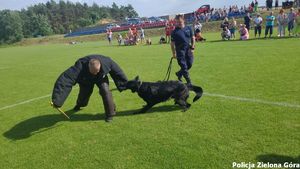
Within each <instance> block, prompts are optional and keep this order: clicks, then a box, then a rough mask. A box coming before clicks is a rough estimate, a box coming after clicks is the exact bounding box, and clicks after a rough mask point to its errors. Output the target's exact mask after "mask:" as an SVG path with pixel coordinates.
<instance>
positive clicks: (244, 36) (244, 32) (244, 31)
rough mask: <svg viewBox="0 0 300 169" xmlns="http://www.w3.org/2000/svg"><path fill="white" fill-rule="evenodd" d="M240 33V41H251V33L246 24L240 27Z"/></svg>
mask: <svg viewBox="0 0 300 169" xmlns="http://www.w3.org/2000/svg"><path fill="white" fill-rule="evenodd" d="M239 32H240V35H241V37H240V40H247V39H249V31H248V29H247V27H246V25H245V24H241V25H240V31H239Z"/></svg>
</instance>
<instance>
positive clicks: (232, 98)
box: [0, 93, 300, 111]
mask: <svg viewBox="0 0 300 169" xmlns="http://www.w3.org/2000/svg"><path fill="white" fill-rule="evenodd" d="M204 95H205V96H209V97H218V98H223V99H227V100H237V101H243V102H252V103H258V104H266V105H272V106H280V107H290V108H300V105H297V104H290V103H285V102H272V101H266V100H261V99H251V98H244V97H237V96H226V95H222V94H214V93H204ZM50 96H51V94H48V95H45V96H40V97H36V98H32V99H29V100H25V101H22V102H19V103H15V104H12V105H8V106H4V107H1V108H0V111H1V110H6V109H9V108H13V107H16V106H20V105H23V104H27V103H30V102H34V101H37V100H41V99H44V98H47V97H50Z"/></svg>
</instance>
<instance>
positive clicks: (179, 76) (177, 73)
mask: <svg viewBox="0 0 300 169" xmlns="http://www.w3.org/2000/svg"><path fill="white" fill-rule="evenodd" d="M175 74H176V76H177V78H178V80H179V81H181V82H182V76H181V75H180V74H179V72H176V73H175Z"/></svg>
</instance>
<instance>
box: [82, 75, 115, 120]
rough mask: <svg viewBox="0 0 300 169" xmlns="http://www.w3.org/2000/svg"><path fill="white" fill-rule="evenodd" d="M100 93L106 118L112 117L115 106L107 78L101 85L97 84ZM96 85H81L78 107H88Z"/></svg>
mask: <svg viewBox="0 0 300 169" xmlns="http://www.w3.org/2000/svg"><path fill="white" fill-rule="evenodd" d="M96 85H97V87H98V88H99V93H100V95H101V97H102V101H103V105H104V109H105V115H106V117H112V116H114V115H115V114H116V113H115V104H114V101H113V97H112V93H111V91H110V90H109V81H108V77H107V76H106V77H105V78H103V80H101V81H100V82H99V83H96ZM93 89H94V84H79V94H78V98H77V106H79V107H85V106H87V105H88V102H89V99H90V96H91V95H92V93H93Z"/></svg>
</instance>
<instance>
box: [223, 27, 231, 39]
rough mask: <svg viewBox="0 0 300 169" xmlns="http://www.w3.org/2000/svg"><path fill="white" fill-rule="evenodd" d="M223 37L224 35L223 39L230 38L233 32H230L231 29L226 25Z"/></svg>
mask: <svg viewBox="0 0 300 169" xmlns="http://www.w3.org/2000/svg"><path fill="white" fill-rule="evenodd" d="M221 37H222V40H230V37H231V33H230V30H229V29H228V28H227V27H226V26H225V27H224V28H223V32H222V33H221Z"/></svg>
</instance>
